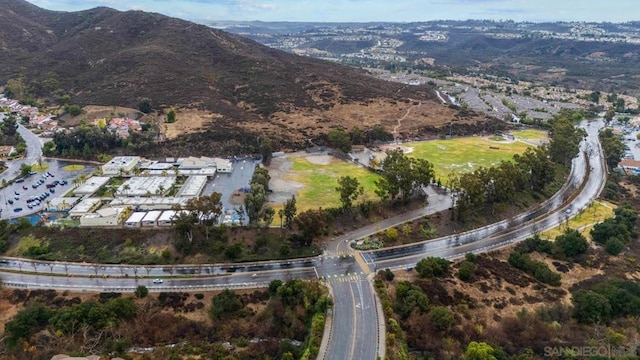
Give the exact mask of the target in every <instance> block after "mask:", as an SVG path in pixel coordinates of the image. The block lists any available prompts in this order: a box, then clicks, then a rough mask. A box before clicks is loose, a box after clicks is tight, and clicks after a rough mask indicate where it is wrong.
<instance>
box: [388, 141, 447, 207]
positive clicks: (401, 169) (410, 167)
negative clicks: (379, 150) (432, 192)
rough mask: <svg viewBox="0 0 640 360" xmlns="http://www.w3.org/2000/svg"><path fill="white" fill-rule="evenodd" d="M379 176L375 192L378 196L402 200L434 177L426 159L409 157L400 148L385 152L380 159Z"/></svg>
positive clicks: (427, 183) (430, 165)
mask: <svg viewBox="0 0 640 360" xmlns="http://www.w3.org/2000/svg"><path fill="white" fill-rule="evenodd" d="M381 166H382V173H381V176H382V177H381V178H380V179H378V180H376V182H375V185H376V194H377V195H378V196H380V198H382V199H385V198H389V200H394V199H395V198H396V197H397V196H399V195H400V196H401V198H402V200H403V201H406V200H408V198H409V196H410V195H411V194H413V193H414V192H415V191H416V190H418V189H420V188H422V187H424V186H427V185H429V183H430V182H431V180H433V177H434V171H433V165H432V164H431V163H430V162H429V161H427V160H418V159H414V158H409V157H408V156H406V155H405V154H404V153H403V152H402V151H400V150H393V151H388V152H387V157H386V158H385V159H384V160H383V161H382V164H381Z"/></svg>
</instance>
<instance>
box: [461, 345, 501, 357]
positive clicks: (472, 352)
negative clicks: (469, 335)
mask: <svg viewBox="0 0 640 360" xmlns="http://www.w3.org/2000/svg"><path fill="white" fill-rule="evenodd" d="M494 352H495V350H494V349H493V348H492V347H491V346H490V345H489V344H487V343H485V342H476V341H472V342H470V343H469V345H467V350H466V351H465V352H464V360H496V357H495V356H494Z"/></svg>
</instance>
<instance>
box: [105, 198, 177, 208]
mask: <svg viewBox="0 0 640 360" xmlns="http://www.w3.org/2000/svg"><path fill="white" fill-rule="evenodd" d="M188 200H189V198H186V197H133V198H126V197H123V198H118V199H113V200H111V202H110V203H109V204H110V205H111V206H124V205H129V206H131V207H133V208H136V209H139V210H170V209H173V208H174V207H176V206H180V207H184V206H185V205H186V204H187V201H188Z"/></svg>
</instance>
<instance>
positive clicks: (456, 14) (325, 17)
mask: <svg viewBox="0 0 640 360" xmlns="http://www.w3.org/2000/svg"><path fill="white" fill-rule="evenodd" d="M28 1H30V2H31V3H33V4H35V5H37V6H40V7H42V8H45V9H49V10H58V11H77V10H85V9H90V8H93V7H96V6H108V7H112V8H115V9H118V10H144V11H150V12H158V13H161V14H165V15H168V16H173V17H178V18H182V19H186V20H192V21H196V22H208V21H265V22H269V21H273V22H275V21H290V22H416V21H431V20H469V19H476V20H513V21H531V22H544V21H587V22H626V21H634V20H640V19H638V18H637V17H636V18H633V16H634V15H637V14H638V12H637V7H638V3H637V1H635V0H613V1H608V2H605V1H602V0H581V1H580V2H579V6H576V4H575V3H574V2H572V1H557V0H538V1H529V0H395V1H393V2H386V1H380V0H327V1H324V2H322V1H310V0H28Z"/></svg>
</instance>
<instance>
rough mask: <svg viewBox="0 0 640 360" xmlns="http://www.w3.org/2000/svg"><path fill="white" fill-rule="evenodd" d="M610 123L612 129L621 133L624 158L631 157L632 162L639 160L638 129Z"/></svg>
mask: <svg viewBox="0 0 640 360" xmlns="http://www.w3.org/2000/svg"><path fill="white" fill-rule="evenodd" d="M617 119H618V117H616V121H613V122H612V124H611V125H612V127H613V128H614V129H616V130H619V131H620V132H621V133H622V141H623V142H624V145H625V146H626V148H625V154H624V157H631V158H633V159H634V160H640V140H638V138H637V136H638V134H640V127H638V126H632V125H628V124H627V125H625V124H622V123H620V122H618V121H617Z"/></svg>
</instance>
